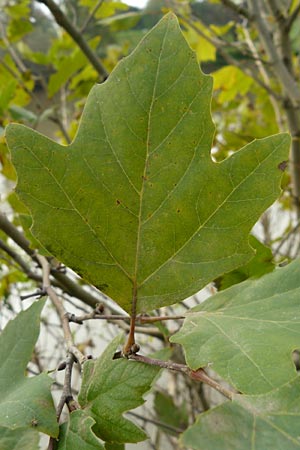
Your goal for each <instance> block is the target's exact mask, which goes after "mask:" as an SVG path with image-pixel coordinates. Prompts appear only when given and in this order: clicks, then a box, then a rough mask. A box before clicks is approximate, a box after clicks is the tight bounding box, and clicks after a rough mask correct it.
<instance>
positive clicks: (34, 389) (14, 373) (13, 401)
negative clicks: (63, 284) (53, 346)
mask: <svg viewBox="0 0 300 450" xmlns="http://www.w3.org/2000/svg"><path fill="white" fill-rule="evenodd" d="M44 304H45V301H44V300H39V301H37V302H35V303H33V304H32V306H31V307H30V308H28V309H27V310H26V311H24V312H21V313H19V314H18V316H17V317H16V318H15V319H14V320H12V321H10V322H9V323H8V324H7V326H6V327H5V329H4V331H3V332H2V333H1V336H0V426H3V427H7V428H11V429H13V430H14V429H17V428H25V427H28V428H32V427H34V429H36V430H38V431H42V432H44V433H46V434H49V435H50V436H53V437H57V434H58V425H57V422H56V414H55V409H54V406H53V401H52V397H51V393H50V386H51V384H52V383H53V380H52V379H51V378H50V377H48V375H46V374H41V375H38V376H36V377H32V378H26V377H24V373H25V370H26V367H27V363H28V361H29V360H30V358H31V355H32V352H33V349H34V345H35V342H36V340H37V338H38V335H39V330H40V314H41V310H42V308H43V306H44ZM35 422H36V423H35Z"/></svg>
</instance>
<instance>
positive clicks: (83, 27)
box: [80, 0, 104, 33]
mask: <svg viewBox="0 0 300 450" xmlns="http://www.w3.org/2000/svg"><path fill="white" fill-rule="evenodd" d="M103 2H104V0H98V2H97V3H96V5H95V6H94V8H93V9H92V11H91V13H90V15H89V16H88V17H87V19H86V21H85V22H84V24H83V25H82V27H81V28H80V33H84V32H85V30H86V29H87V27H88V26H89V24H90V22H91V20H92V19H93V17H94V15H95V14H96V12H97V11H98V9H99V8H100V7H101V5H102V3H103Z"/></svg>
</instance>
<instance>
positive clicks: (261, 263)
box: [215, 235, 275, 291]
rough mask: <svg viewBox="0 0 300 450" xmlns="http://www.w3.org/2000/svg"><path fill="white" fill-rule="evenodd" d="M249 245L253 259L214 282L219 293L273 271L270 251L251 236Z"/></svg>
mask: <svg viewBox="0 0 300 450" xmlns="http://www.w3.org/2000/svg"><path fill="white" fill-rule="evenodd" d="M249 243H250V245H251V247H253V248H254V249H255V251H256V253H255V256H254V258H252V259H251V260H250V261H249V262H248V263H247V264H245V265H244V266H241V267H238V268H237V269H235V270H232V271H231V272H229V273H225V274H224V275H222V276H221V277H219V278H218V279H217V280H215V284H216V286H217V288H218V290H219V291H221V290H223V289H227V288H228V287H230V286H232V285H233V284H236V283H241V282H242V281H245V280H247V279H248V278H259V277H261V276H262V275H264V274H266V273H269V272H272V271H273V270H274V269H275V264H274V263H273V262H272V260H273V254H272V250H271V249H270V248H269V247H266V246H265V245H263V244H262V243H261V242H259V240H258V239H256V238H255V237H254V236H252V235H250V237H249Z"/></svg>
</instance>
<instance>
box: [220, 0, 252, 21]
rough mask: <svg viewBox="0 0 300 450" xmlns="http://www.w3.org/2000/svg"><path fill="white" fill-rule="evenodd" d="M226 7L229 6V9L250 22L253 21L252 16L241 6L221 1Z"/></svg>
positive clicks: (229, 1)
mask: <svg viewBox="0 0 300 450" xmlns="http://www.w3.org/2000/svg"><path fill="white" fill-rule="evenodd" d="M221 2H222V3H223V5H224V6H227V8H229V9H231V10H232V11H234V12H235V13H237V14H239V15H240V16H244V17H246V18H247V19H248V20H251V19H252V16H251V14H250V12H249V11H248V9H246V8H243V6H241V5H237V4H236V3H234V2H233V1H232V0H221Z"/></svg>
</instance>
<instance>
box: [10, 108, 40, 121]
mask: <svg viewBox="0 0 300 450" xmlns="http://www.w3.org/2000/svg"><path fill="white" fill-rule="evenodd" d="M9 111H10V113H11V117H12V118H13V119H14V120H16V121H21V122H29V123H35V122H36V121H37V115H36V114H34V113H33V112H32V111H30V110H29V109H25V108H22V107H21V106H17V105H12V106H10V107H9Z"/></svg>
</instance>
